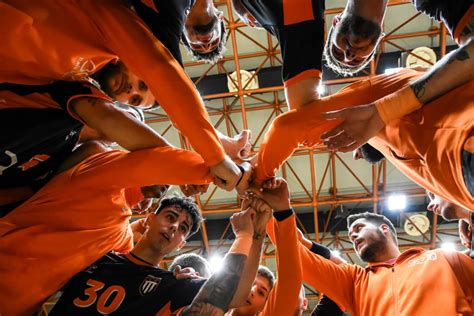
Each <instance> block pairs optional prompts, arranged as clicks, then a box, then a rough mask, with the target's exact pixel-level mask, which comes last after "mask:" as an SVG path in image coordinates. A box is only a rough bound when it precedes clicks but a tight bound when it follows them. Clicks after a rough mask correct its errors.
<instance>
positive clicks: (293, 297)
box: [262, 214, 303, 316]
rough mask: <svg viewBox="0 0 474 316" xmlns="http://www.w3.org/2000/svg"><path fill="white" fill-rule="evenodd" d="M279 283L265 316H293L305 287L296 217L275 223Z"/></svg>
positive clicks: (273, 292)
mask: <svg viewBox="0 0 474 316" xmlns="http://www.w3.org/2000/svg"><path fill="white" fill-rule="evenodd" d="M274 225H275V227H274V229H275V246H276V256H277V257H276V259H277V281H276V283H275V286H274V287H273V289H272V291H271V293H270V296H269V297H268V300H267V303H266V304H265V308H264V310H263V313H262V315H263V316H287V315H293V314H294V312H295V310H296V308H297V306H298V298H299V294H300V291H301V286H302V285H303V279H302V274H301V262H300V255H299V250H298V244H299V242H298V234H297V232H296V222H295V215H294V214H293V215H291V216H290V217H288V218H286V219H284V220H282V221H280V222H279V221H277V220H275V221H274Z"/></svg>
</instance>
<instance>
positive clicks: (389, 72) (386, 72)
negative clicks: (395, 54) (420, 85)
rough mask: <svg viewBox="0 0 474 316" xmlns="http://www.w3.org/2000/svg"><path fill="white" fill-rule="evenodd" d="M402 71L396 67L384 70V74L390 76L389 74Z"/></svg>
mask: <svg viewBox="0 0 474 316" xmlns="http://www.w3.org/2000/svg"><path fill="white" fill-rule="evenodd" d="M402 69H403V68H401V67H397V68H387V69H385V71H384V73H385V74H386V75H391V74H394V73H396V72H399V71H400V70H402Z"/></svg>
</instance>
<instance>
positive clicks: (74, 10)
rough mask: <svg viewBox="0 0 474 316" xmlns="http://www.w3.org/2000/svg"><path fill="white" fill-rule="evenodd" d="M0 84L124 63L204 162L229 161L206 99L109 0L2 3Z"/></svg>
mask: <svg viewBox="0 0 474 316" xmlns="http://www.w3.org/2000/svg"><path fill="white" fill-rule="evenodd" d="M0 16H1V17H2V19H0V31H1V34H2V44H3V47H2V51H1V52H0V83H2V82H10V83H19V84H46V83H50V82H51V81H54V80H78V79H82V78H84V77H87V76H89V75H90V74H92V73H95V72H96V71H97V70H99V69H100V68H101V67H103V66H104V65H105V64H107V63H108V62H110V61H113V60H117V59H120V60H122V61H123V62H124V63H125V64H126V65H127V67H128V68H129V69H130V71H131V72H133V73H135V74H136V75H137V76H139V77H140V78H142V79H143V80H144V81H145V82H146V83H147V85H148V87H149V88H150V89H151V91H152V92H153V95H154V96H155V97H156V99H157V101H158V102H159V104H160V105H161V106H162V107H163V108H164V109H165V111H166V112H167V114H168V115H169V117H170V119H171V121H173V122H174V123H175V124H176V126H177V127H178V128H179V129H180V130H181V132H182V133H183V134H184V135H186V136H187V137H188V138H189V140H190V142H191V145H192V146H193V147H194V148H195V149H196V151H197V152H198V153H200V154H201V155H202V156H203V158H204V160H205V161H206V164H207V165H215V164H217V163H219V162H221V161H222V160H223V159H224V155H225V154H224V151H223V148H222V145H221V144H220V141H219V139H218V137H217V134H216V132H215V130H214V128H213V126H212V124H211V123H210V122H209V117H208V115H207V112H206V110H205V108H204V104H203V102H202V99H201V97H200V95H199V93H198V92H197V90H196V88H195V87H194V85H193V83H192V82H191V80H190V79H189V77H188V76H187V75H186V73H185V72H184V70H183V69H182V67H181V66H180V64H179V63H178V62H176V60H175V59H174V58H173V57H172V55H171V54H170V53H169V51H168V50H167V49H166V48H165V47H164V46H163V45H162V43H161V42H160V41H158V40H157V39H156V38H155V37H154V36H153V34H152V33H151V31H150V30H149V29H148V27H147V26H146V25H145V24H144V22H143V21H142V20H141V19H140V18H139V17H138V16H137V15H136V14H135V13H134V12H133V11H132V10H131V9H130V8H129V7H128V6H126V5H125V4H122V2H118V1H112V0H100V1H98V0H81V1H71V0H65V1H56V2H52V1H49V0H38V1H34V3H32V2H31V1H29V0H15V1H8V0H6V1H2V2H0Z"/></svg>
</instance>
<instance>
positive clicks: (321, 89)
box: [316, 84, 326, 95]
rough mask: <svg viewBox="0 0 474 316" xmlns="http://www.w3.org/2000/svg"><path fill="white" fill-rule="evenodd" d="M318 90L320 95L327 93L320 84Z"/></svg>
mask: <svg viewBox="0 0 474 316" xmlns="http://www.w3.org/2000/svg"><path fill="white" fill-rule="evenodd" d="M316 90H317V91H318V93H319V95H324V94H325V93H326V87H325V86H324V85H322V84H320V85H319V86H318V88H317V89H316Z"/></svg>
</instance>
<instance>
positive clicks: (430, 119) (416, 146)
mask: <svg viewBox="0 0 474 316" xmlns="http://www.w3.org/2000/svg"><path fill="white" fill-rule="evenodd" d="M473 128H474V81H471V82H469V83H467V84H465V85H463V86H461V87H458V88H456V89H454V90H452V91H450V92H449V93H447V94H445V95H443V96H441V97H439V98H438V99H436V100H434V101H432V102H431V103H429V104H427V105H425V106H424V107H423V108H421V109H420V110H418V111H415V112H413V113H412V114H410V115H407V116H405V117H403V118H401V119H399V120H396V121H394V122H392V123H390V124H388V125H387V126H386V127H385V128H384V129H383V130H382V131H381V132H380V133H379V134H378V135H377V137H374V138H373V139H371V140H370V141H369V143H370V144H371V145H372V146H373V147H375V148H377V149H378V150H379V151H380V152H382V153H383V154H384V156H385V157H386V158H387V159H388V160H389V161H390V162H391V163H392V164H393V165H394V166H395V167H397V168H398V169H399V170H400V171H402V172H403V173H404V174H405V175H406V176H407V177H409V178H410V179H412V180H413V181H414V182H416V183H418V184H419V185H420V186H422V187H424V188H425V189H427V190H429V191H431V192H433V193H435V194H437V195H440V196H442V197H443V198H445V199H447V200H449V201H452V202H455V203H457V204H459V205H461V206H463V207H465V208H467V209H468V210H474V197H473V196H472V195H471V194H470V193H469V191H468V189H467V188H466V185H465V182H464V178H463V174H462V168H461V152H462V149H463V146H464V143H465V142H466V140H467V139H468V138H469V135H470V133H471V132H472V130H473Z"/></svg>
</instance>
